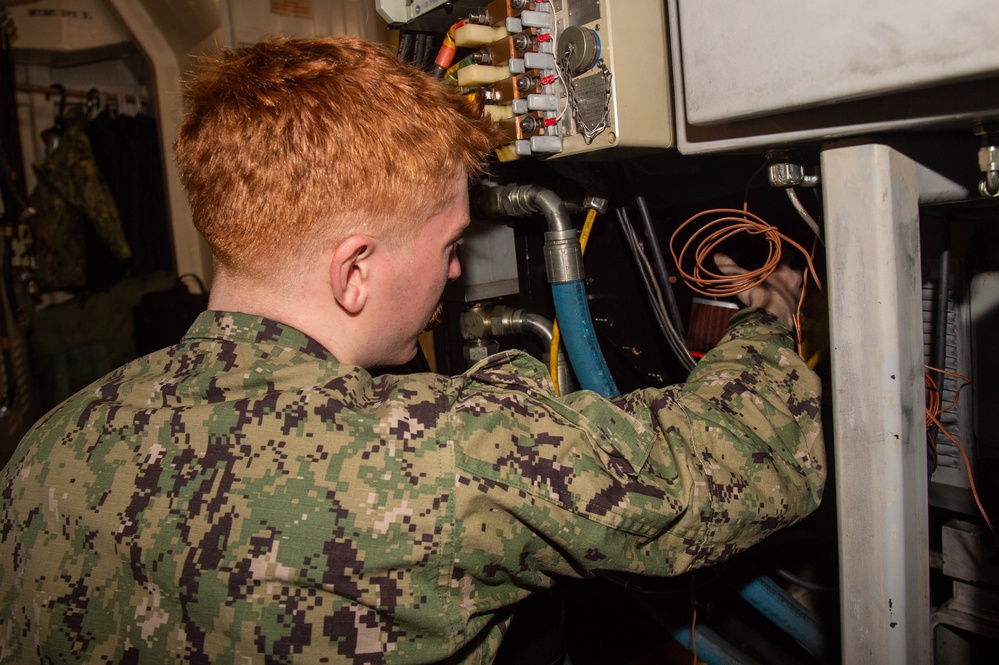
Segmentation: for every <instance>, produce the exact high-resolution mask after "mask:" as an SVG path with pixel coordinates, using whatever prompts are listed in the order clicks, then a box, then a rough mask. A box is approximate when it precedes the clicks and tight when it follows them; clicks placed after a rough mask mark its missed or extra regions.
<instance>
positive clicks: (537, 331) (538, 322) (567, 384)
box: [493, 306, 574, 394]
mask: <svg viewBox="0 0 999 665" xmlns="http://www.w3.org/2000/svg"><path fill="white" fill-rule="evenodd" d="M493 317H494V320H493V330H494V331H495V332H496V334H497V335H500V334H503V333H502V332H500V331H501V330H503V331H505V330H509V331H510V332H512V333H516V334H521V333H527V334H531V335H534V336H535V337H537V338H539V339H540V340H541V342H542V345H543V347H544V349H545V351H544V352H543V353H542V359H543V360H545V361H547V360H548V356H549V352H548V349H549V348H550V347H551V344H552V328H553V324H552V322H551V321H549V320H548V319H547V318H545V317H543V316H541V315H540V314H534V313H532V312H528V311H525V310H523V309H511V308H509V307H502V306H500V307H496V308H494V309H493ZM555 362H556V365H557V367H558V385H559V386H560V387H561V391H562V393H563V394H565V393H570V392H572V391H573V389H574V386H573V380H572V374H571V373H570V372H569V361H568V359H567V358H566V357H565V350H564V349H563V347H562V345H561V344H560V345H559V347H558V356H557V358H556V361H555Z"/></svg>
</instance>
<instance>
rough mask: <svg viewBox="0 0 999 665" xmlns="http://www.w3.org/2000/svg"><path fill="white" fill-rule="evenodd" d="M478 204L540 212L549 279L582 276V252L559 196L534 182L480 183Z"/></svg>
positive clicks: (502, 211) (501, 212)
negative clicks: (496, 184) (500, 184)
mask: <svg viewBox="0 0 999 665" xmlns="http://www.w3.org/2000/svg"><path fill="white" fill-rule="evenodd" d="M479 205H480V207H481V209H482V211H483V212H484V213H485V214H489V215H495V216H509V217H524V216H527V215H533V214H535V213H541V214H542V215H543V216H544V217H545V220H546V221H547V222H548V231H547V232H546V233H545V249H544V252H545V270H546V273H547V275H548V281H549V283H553V284H554V283H560V282H571V281H575V280H581V279H583V277H584V275H585V272H584V270H583V252H582V250H581V249H580V246H579V232H578V231H576V229H575V228H573V226H572V223H571V222H570V220H569V212H568V210H566V207H565V203H563V201H562V199H561V198H559V196H558V195H557V194H556V193H555V192H553V191H551V190H550V189H545V188H544V187H536V186H534V185H503V186H496V187H483V188H482V192H481V194H480V197H479Z"/></svg>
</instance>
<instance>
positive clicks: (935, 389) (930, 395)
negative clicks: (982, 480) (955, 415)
mask: <svg viewBox="0 0 999 665" xmlns="http://www.w3.org/2000/svg"><path fill="white" fill-rule="evenodd" d="M926 370H927V371H926V372H925V374H924V377H925V382H926V389H927V391H926V402H927V404H926V437H927V440H928V441H929V443H930V449H931V450H932V451H933V467H934V468H936V462H937V444H936V442H935V441H934V440H933V436H932V435H931V432H930V427H931V426H934V425H935V426H936V427H937V429H939V430H940V432H942V433H943V435H944V436H946V437H947V438H948V439H949V440H950V442H951V443H953V444H954V446H955V447H956V448H957V451H958V452H959V453H961V459H963V460H964V468H965V470H966V471H967V473H968V484H969V486H970V488H971V495H972V496H973V497H974V499H975V504H976V505H977V506H978V511H979V512H980V513H981V514H982V518H984V519H985V524H986V525H987V526H988V527H989V531H991V532H992V536H993V537H994V538H995V539H996V540H997V541H999V534H997V533H996V530H995V527H994V526H992V520H990V519H989V515H988V513H987V512H986V511H985V506H983V505H982V500H981V498H980V497H979V496H978V489H977V488H976V487H975V476H974V474H973V473H972V472H971V460H969V459H968V453H966V452H965V450H964V446H962V445H961V443H960V442H959V441H958V440H957V438H956V437H954V435H953V434H951V433H950V432H948V431H947V428H946V427H944V426H943V424H942V423H941V422H940V416H941V415H942V414H944V413H946V412H947V411H950V410H951V409H953V408H954V407H955V406H957V400H958V398H959V397H960V396H961V390H963V389H964V387H965V386H967V385H968V384H970V383H971V380H970V379H969V378H967V377H966V376H961V375H960V374H955V373H954V372H948V371H946V370H942V369H937V368H936V367H930V366H929V365H927V366H926ZM930 372H937V373H939V374H945V375H947V376H950V377H953V378H955V379H958V380H959V381H961V382H962V383H961V385H960V386H959V387H958V389H957V392H956V393H955V395H954V401H953V402H951V403H950V404H948V405H947V406H943V400H942V399H941V397H940V387H939V386H938V385H937V382H936V380H935V379H934V378H933V377H932V376H931V375H930Z"/></svg>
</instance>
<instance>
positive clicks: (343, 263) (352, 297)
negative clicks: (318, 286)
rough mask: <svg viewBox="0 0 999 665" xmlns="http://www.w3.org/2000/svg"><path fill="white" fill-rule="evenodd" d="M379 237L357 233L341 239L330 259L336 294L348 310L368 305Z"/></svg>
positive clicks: (332, 284)
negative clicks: (374, 253) (371, 273)
mask: <svg viewBox="0 0 999 665" xmlns="http://www.w3.org/2000/svg"><path fill="white" fill-rule="evenodd" d="M374 249H375V239H374V238H372V237H371V236H366V235H353V236H350V237H349V238H346V239H345V240H343V241H341V242H340V244H339V245H337V246H336V248H335V249H334V250H333V256H332V258H331V259H330V287H331V288H332V289H333V297H334V298H336V301H337V302H338V303H340V306H341V307H343V309H344V310H345V311H346V312H347V313H348V314H358V313H360V311H361V310H362V309H364V303H365V302H367V299H368V290H369V288H370V286H371V285H370V282H369V279H370V276H371V275H370V272H371V267H372V266H371V260H370V259H371V254H372V253H373V252H374Z"/></svg>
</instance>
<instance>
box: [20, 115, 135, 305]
mask: <svg viewBox="0 0 999 665" xmlns="http://www.w3.org/2000/svg"><path fill="white" fill-rule="evenodd" d="M65 123H66V126H65V128H64V129H63V131H62V133H61V134H60V136H59V145H58V146H57V147H56V148H55V150H53V151H52V154H50V155H48V156H47V157H46V158H45V159H43V160H42V161H40V162H38V163H37V164H35V165H34V170H35V175H36V176H38V185H36V186H35V188H34V190H32V192H31V197H30V201H29V203H30V204H31V206H32V207H33V208H34V209H35V211H36V212H37V214H36V215H34V216H33V217H32V218H31V234H32V241H33V243H34V251H35V259H36V261H37V263H38V272H39V278H40V281H41V285H42V287H43V288H46V289H66V288H75V287H81V286H85V285H86V283H87V236H86V226H87V225H88V224H89V225H91V226H93V228H94V231H95V232H96V234H97V237H98V238H100V239H101V241H102V242H103V243H104V244H105V245H107V247H108V249H110V250H111V254H112V255H113V256H114V258H116V259H118V260H119V261H128V259H129V258H130V257H131V256H132V250H131V247H129V244H128V240H127V239H126V237H125V230H124V229H123V228H122V225H121V218H120V217H119V215H118V207H117V206H116V205H115V202H114V197H113V196H112V194H111V190H110V189H109V188H108V185H107V182H106V181H105V180H104V176H103V174H102V173H101V171H100V169H99V168H98V167H97V162H96V160H95V159H94V151H93V148H91V145H90V139H89V138H87V118H86V116H85V115H83V113H82V112H80V111H79V110H77V109H71V110H70V112H69V113H67V117H66V120H65Z"/></svg>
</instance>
